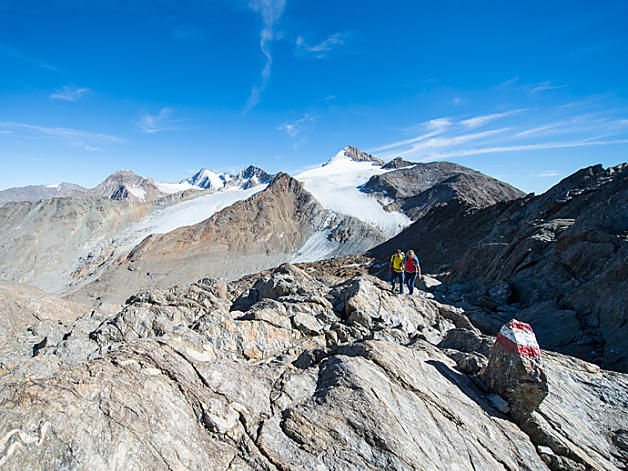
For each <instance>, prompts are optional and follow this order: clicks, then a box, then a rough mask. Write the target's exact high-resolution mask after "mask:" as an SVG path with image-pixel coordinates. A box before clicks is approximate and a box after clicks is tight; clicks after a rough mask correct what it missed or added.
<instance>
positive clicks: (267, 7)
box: [242, 0, 286, 116]
mask: <svg viewBox="0 0 628 471" xmlns="http://www.w3.org/2000/svg"><path fill="white" fill-rule="evenodd" d="M249 7H250V8H252V9H253V10H254V11H255V12H257V13H259V14H261V15H262V22H263V24H264V26H263V28H262V31H261V33H260V49H261V50H262V54H264V57H265V58H266V62H265V64H264V68H263V69H262V74H261V83H260V84H259V85H255V86H254V87H253V88H252V89H251V93H250V95H249V98H248V100H247V102H246V106H245V107H244V110H243V111H242V116H244V115H245V114H246V113H248V112H249V111H250V110H251V109H252V108H253V107H255V106H256V105H257V104H258V103H259V102H260V98H261V94H262V92H263V91H264V90H265V89H266V85H268V81H269V80H270V74H271V66H272V63H273V57H272V55H271V53H270V44H271V42H272V41H273V39H274V32H273V28H274V26H275V24H276V23H277V22H278V21H279V18H281V15H282V13H283V10H284V8H285V7H286V0H250V1H249Z"/></svg>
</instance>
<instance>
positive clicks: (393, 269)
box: [388, 249, 404, 294]
mask: <svg viewBox="0 0 628 471" xmlns="http://www.w3.org/2000/svg"><path fill="white" fill-rule="evenodd" d="M403 261H404V258H403V252H402V251H401V249H397V251H396V252H395V253H394V254H393V256H392V257H390V265H389V266H388V274H389V275H392V290H393V292H394V291H395V284H396V283H397V281H399V293H401V294H403V269H404V263H403Z"/></svg>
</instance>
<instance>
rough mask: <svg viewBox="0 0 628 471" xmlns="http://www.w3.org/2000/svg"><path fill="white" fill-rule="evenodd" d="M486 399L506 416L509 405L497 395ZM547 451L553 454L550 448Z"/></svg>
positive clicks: (491, 395)
mask: <svg viewBox="0 0 628 471" xmlns="http://www.w3.org/2000/svg"><path fill="white" fill-rule="evenodd" d="M487 399H488V400H489V401H491V404H493V405H494V406H495V408H496V409H497V410H498V411H499V412H501V413H502V414H507V413H508V412H510V405H509V404H508V402H507V401H505V400H504V398H502V397H501V396H500V395H499V394H490V395H489V396H487ZM539 448H541V447H539ZM540 451H541V450H539V454H540ZM549 451H550V452H551V453H552V454H553V453H554V452H553V451H551V448H550V449H549Z"/></svg>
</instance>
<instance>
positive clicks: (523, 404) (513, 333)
mask: <svg viewBox="0 0 628 471" xmlns="http://www.w3.org/2000/svg"><path fill="white" fill-rule="evenodd" d="M482 380H483V381H484V382H485V383H486V385H487V386H488V388H489V389H490V390H491V391H493V392H495V393H497V394H499V395H500V396H501V397H502V398H504V399H505V400H506V401H508V403H509V404H510V410H511V413H512V414H513V416H525V415H526V414H530V413H531V412H532V411H534V410H535V409H536V408H537V407H538V406H539V404H540V403H541V402H542V401H543V399H545V396H547V393H548V386H547V376H546V375H545V369H544V368H543V361H542V359H541V349H540V348H539V344H538V343H537V341H536V336H535V335H534V331H533V330H532V327H531V326H530V325H529V324H526V323H525V322H520V321H518V320H516V319H513V320H511V321H510V322H508V323H506V324H504V325H503V326H502V328H501V329H500V331H499V333H498V334H497V341H496V342H495V344H494V345H493V349H492V350H491V354H490V356H489V359H488V366H487V367H486V369H485V370H484V372H483V373H482Z"/></svg>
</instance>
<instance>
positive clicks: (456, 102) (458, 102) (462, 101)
mask: <svg viewBox="0 0 628 471" xmlns="http://www.w3.org/2000/svg"><path fill="white" fill-rule="evenodd" d="M465 102H466V100H465V99H464V98H461V97H459V96H457V97H454V99H453V100H451V104H452V105H454V106H460V105H464V104H465Z"/></svg>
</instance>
